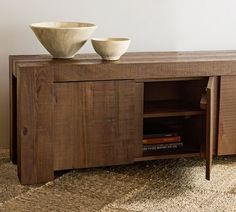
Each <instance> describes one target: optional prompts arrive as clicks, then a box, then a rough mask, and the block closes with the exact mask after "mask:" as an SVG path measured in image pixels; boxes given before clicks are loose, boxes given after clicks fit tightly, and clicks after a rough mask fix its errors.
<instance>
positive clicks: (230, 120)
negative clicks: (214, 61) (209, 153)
mask: <svg viewBox="0 0 236 212" xmlns="http://www.w3.org/2000/svg"><path fill="white" fill-rule="evenodd" d="M231 154H236V76H222V77H221V82H220V108H219V141H218V155H231Z"/></svg>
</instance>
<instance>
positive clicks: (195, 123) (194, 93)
mask: <svg viewBox="0 0 236 212" xmlns="http://www.w3.org/2000/svg"><path fill="white" fill-rule="evenodd" d="M206 85H207V80H206V79H202V80H190V81H170V82H168V81H165V82H147V83H144V113H143V118H144V119H143V128H144V135H145V136H146V135H147V132H151V133H150V134H154V135H155V127H156V128H157V134H158V130H159V129H160V128H159V129H158V127H159V126H161V125H164V126H166V127H167V128H170V129H172V130H173V132H177V133H178V135H179V136H180V137H181V142H182V143H183V146H182V147H178V148H169V149H159V150H149V151H143V157H142V159H145V158H146V159H147V160H152V159H155V158H157V159H158V158H175V157H178V156H179V157H181V156H188V157H190V156H199V155H200V152H201V149H202V148H203V144H204V143H205V138H206V110H203V109H201V108H200V100H201V97H202V95H203V94H204V93H205V89H206ZM146 145H148V144H146ZM149 145H150V144H149ZM138 160H139V159H138ZM140 160H141V159H140Z"/></svg>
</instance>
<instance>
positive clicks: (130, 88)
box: [53, 80, 141, 170]
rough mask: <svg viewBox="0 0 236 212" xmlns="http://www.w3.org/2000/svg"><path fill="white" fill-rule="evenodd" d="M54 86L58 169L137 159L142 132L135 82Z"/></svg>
mask: <svg viewBox="0 0 236 212" xmlns="http://www.w3.org/2000/svg"><path fill="white" fill-rule="evenodd" d="M54 89H55V99H56V103H55V111H54V130H53V131H54V169H55V170H60V169H71V168H85V167H97V166H106V165H118V164H125V163H131V162H133V160H134V143H135V142H137V141H136V138H137V135H136V134H137V133H140V132H138V131H137V129H136V127H135V107H134V106H135V82H134V81H126V80H125V81H104V82H102V81H101V82H82V83H55V84H54ZM140 142H141V141H140Z"/></svg>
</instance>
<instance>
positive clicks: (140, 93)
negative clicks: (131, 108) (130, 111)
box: [134, 83, 144, 158]
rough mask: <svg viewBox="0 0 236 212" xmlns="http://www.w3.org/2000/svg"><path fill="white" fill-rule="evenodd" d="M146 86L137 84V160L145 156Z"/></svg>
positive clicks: (135, 145) (135, 148) (135, 146)
mask: <svg viewBox="0 0 236 212" xmlns="http://www.w3.org/2000/svg"><path fill="white" fill-rule="evenodd" d="M143 101H144V84H143V83H136V92H135V126H136V128H135V129H136V130H135V135H136V138H135V144H134V150H135V158H139V157H142V155H143V144H142V140H143V104H144V102H143Z"/></svg>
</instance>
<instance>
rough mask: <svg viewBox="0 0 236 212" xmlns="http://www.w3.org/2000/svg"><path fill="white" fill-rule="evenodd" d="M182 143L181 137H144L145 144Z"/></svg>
mask: <svg viewBox="0 0 236 212" xmlns="http://www.w3.org/2000/svg"><path fill="white" fill-rule="evenodd" d="M180 141H181V137H180V136H166V137H144V138H143V144H163V143H165V144H167V143H178V142H180Z"/></svg>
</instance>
